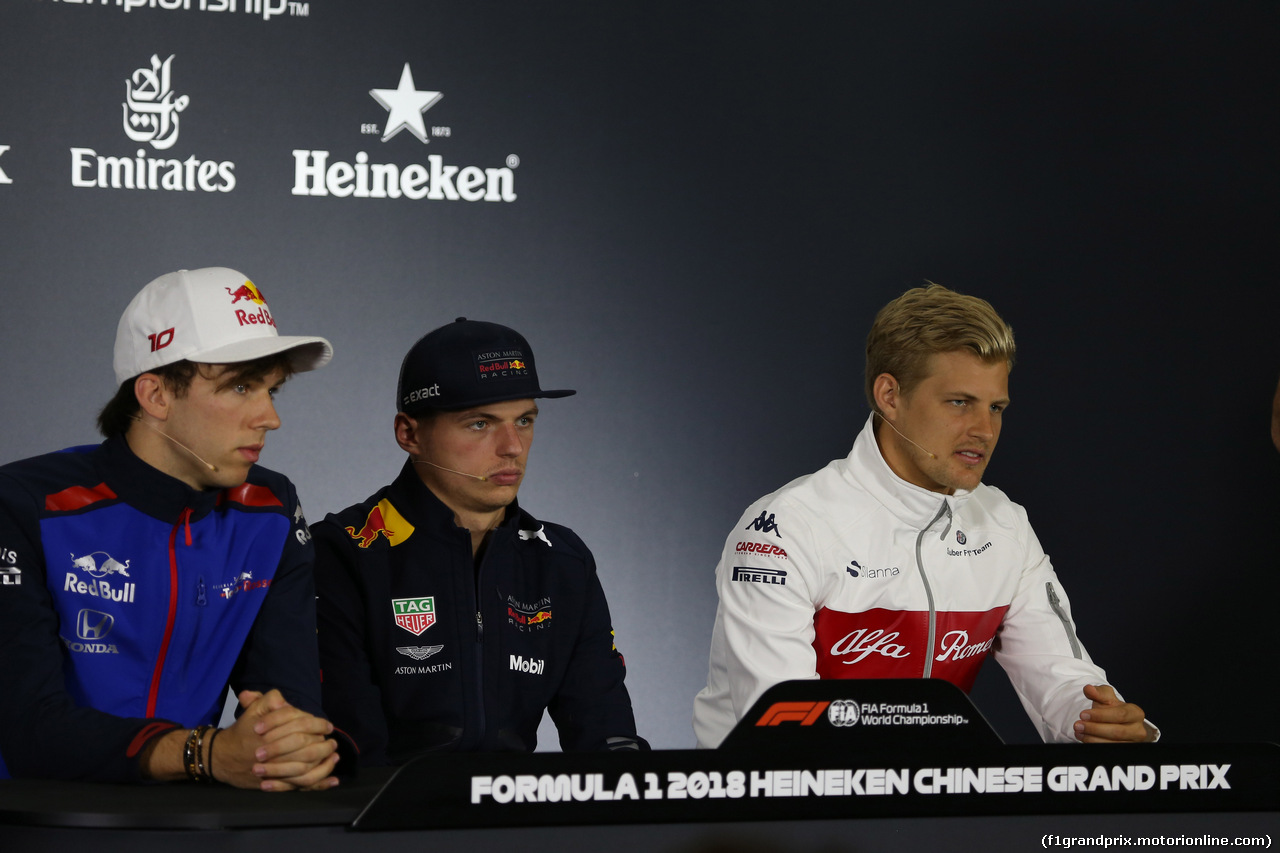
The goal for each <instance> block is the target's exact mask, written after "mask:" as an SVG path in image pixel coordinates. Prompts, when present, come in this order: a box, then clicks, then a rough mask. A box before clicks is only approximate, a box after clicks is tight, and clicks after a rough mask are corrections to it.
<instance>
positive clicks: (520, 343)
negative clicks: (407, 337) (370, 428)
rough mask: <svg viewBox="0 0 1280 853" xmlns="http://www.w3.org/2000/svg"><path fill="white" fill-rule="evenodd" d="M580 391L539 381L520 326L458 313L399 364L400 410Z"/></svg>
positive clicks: (408, 411) (410, 411)
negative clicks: (542, 384) (550, 387)
mask: <svg viewBox="0 0 1280 853" xmlns="http://www.w3.org/2000/svg"><path fill="white" fill-rule="evenodd" d="M576 393H578V392H577V391H543V390H542V388H540V387H539V386H538V371H537V369H536V368H535V367H534V360H533V350H532V349H530V348H529V342H528V341H526V340H525V339H524V336H523V335H521V334H520V333H519V332H517V331H516V330H515V329H511V328H508V327H506V326H500V325H498V324H497V323H483V322H481V321H479V320H468V319H467V318H466V317H459V318H458V319H457V320H455V321H453V322H452V323H450V324H448V325H447V326H441V327H440V328H438V329H435V330H434V331H431V332H428V333H427V334H425V335H423V336H422V337H421V338H419V339H418V342H417V343H416V344H414V345H413V346H412V347H411V348H410V349H409V352H408V353H407V354H406V355H405V357H404V362H403V363H402V364H401V365H400V382H399V385H398V391H397V393H396V411H399V412H404V413H405V414H407V415H413V414H417V413H420V412H426V411H436V410H442V411H447V410H450V409H465V408H469V407H471V406H478V405H483V404H485V403H497V402H500V401H502V400H523V399H525V398H532V397H568V396H569V395H570V394H576Z"/></svg>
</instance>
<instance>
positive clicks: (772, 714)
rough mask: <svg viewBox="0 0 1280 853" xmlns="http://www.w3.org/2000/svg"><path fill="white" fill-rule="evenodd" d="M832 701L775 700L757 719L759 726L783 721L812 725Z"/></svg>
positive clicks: (772, 724)
mask: <svg viewBox="0 0 1280 853" xmlns="http://www.w3.org/2000/svg"><path fill="white" fill-rule="evenodd" d="M830 704H831V703H830V702H774V703H773V704H772V705H770V706H769V710H767V711H765V712H764V713H763V714H761V715H760V719H758V720H756V725H757V726H777V725H780V724H782V723H799V724H800V725H802V726H812V725H813V724H814V723H815V722H816V721H817V720H818V718H819V717H821V716H822V712H823V711H825V710H826V709H827V706H828V705H830Z"/></svg>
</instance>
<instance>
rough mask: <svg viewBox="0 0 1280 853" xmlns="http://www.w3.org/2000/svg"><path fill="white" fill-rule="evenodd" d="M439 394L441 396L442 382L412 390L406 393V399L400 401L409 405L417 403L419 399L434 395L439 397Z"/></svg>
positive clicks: (429, 397) (427, 398) (403, 404)
mask: <svg viewBox="0 0 1280 853" xmlns="http://www.w3.org/2000/svg"><path fill="white" fill-rule="evenodd" d="M439 396H440V383H439V382H437V383H435V384H434V385H428V386H427V387H425V388H419V389H418V390H416V391H410V392H409V393H408V394H405V395H404V399H403V400H401V401H400V404H401V405H402V406H407V405H409V404H410V403H416V402H418V401H419V400H430V399H431V398H432V397H439Z"/></svg>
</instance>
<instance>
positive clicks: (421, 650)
mask: <svg viewBox="0 0 1280 853" xmlns="http://www.w3.org/2000/svg"><path fill="white" fill-rule="evenodd" d="M443 648H444V645H443V644H442V645H439V646H396V651H398V652H399V653H400V654H402V655H408V656H409V657H411V658H413V659H414V660H426V659H427V658H429V657H431V656H432V655H434V654H435V653H436V652H438V651H440V650H441V649H443Z"/></svg>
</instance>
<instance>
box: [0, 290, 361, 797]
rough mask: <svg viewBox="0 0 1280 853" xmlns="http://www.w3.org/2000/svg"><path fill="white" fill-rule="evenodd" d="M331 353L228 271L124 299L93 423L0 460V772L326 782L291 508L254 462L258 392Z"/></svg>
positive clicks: (300, 542) (263, 425)
mask: <svg viewBox="0 0 1280 853" xmlns="http://www.w3.org/2000/svg"><path fill="white" fill-rule="evenodd" d="M332 354H333V350H332V347H331V346H330V345H329V342H328V341H326V340H325V339H323V338H316V337H282V336H280V335H279V334H278V333H277V331H276V321H275V318H274V317H273V316H272V314H271V310H270V308H268V306H267V303H266V300H265V299H264V298H263V295H262V291H261V290H259V289H258V288H257V287H256V286H254V284H253V283H252V282H250V281H249V280H247V279H246V278H245V277H244V276H243V275H242V274H240V273H238V272H235V271H234V270H230V269H225V268H221V267H214V268H208V269H199V270H180V271H178V272H175V273H170V274H168V275H164V276H161V277H160V278H158V279H156V280H155V281H153V282H151V283H150V284H148V285H147V286H146V287H145V288H143V289H142V291H141V292H140V293H138V295H137V296H135V297H134V299H133V301H132V302H130V303H129V307H128V308H126V309H125V312H124V315H123V316H122V317H121V318H120V324H119V326H118V328H117V331H116V345H115V359H114V366H115V374H116V381H117V382H118V383H119V390H118V391H117V393H116V395H115V397H114V398H113V399H112V400H111V402H109V403H108V404H107V405H106V407H105V408H104V409H103V410H102V413H101V414H100V415H99V417H98V425H99V427H100V429H101V430H102V432H103V434H104V435H105V436H106V441H104V442H103V443H102V444H101V445H97V446H86V447H75V448H71V449H69V450H67V451H63V452H61V453H52V454H48V455H45V456H38V457H35V458H32V459H26V460H23V461H20V462H14V463H12V464H9V465H6V466H4V467H3V468H0V650H3V651H2V653H0V778H5V777H10V776H12V777H46V778H64V779H85V780H102V781H127V780H141V779H152V780H161V781H165V780H177V779H183V778H188V779H191V780H195V781H203V782H212V781H215V780H216V781H219V782H225V783H227V784H231V785H235V786H237V787H244V788H261V789H262V790H267V791H282V790H293V789H322V788H329V787H332V786H333V785H335V784H337V778H336V777H335V776H334V768H335V765H336V764H337V762H338V757H339V756H338V749H339V742H340V741H341V742H342V743H343V745H344V747H345V746H348V745H349V742H347V741H346V740H345V738H343V737H342V736H340V735H338V734H335V730H334V728H333V726H332V724H331V723H329V722H328V721H327V720H325V719H324V718H323V717H322V716H320V701H319V700H320V696H319V688H320V685H319V663H318V657H317V652H316V646H315V616H314V608H313V604H312V601H313V595H314V592H313V581H312V576H311V563H312V546H311V542H310V536H309V534H308V532H307V524H306V520H305V519H304V518H303V515H302V509H301V507H300V506H299V504H298V499H297V495H296V493H295V491H294V488H293V485H292V484H291V483H290V482H289V481H288V480H287V479H285V478H284V477H283V476H281V475H279V474H276V473H274V472H272V471H268V470H266V469H264V468H261V467H258V466H257V465H256V464H255V463H256V462H257V461H258V456H259V454H260V453H261V452H262V449H263V445H264V442H265V440H266V436H267V433H268V432H270V431H271V430H274V429H276V428H278V427H279V426H280V420H279V418H278V417H277V415H276V412H275V408H274V405H273V403H272V397H273V395H274V394H275V392H276V390H277V389H278V388H279V387H280V386H281V385H282V384H283V383H284V382H285V380H286V379H287V378H288V377H289V376H290V375H292V374H293V373H297V372H302V371H307V370H314V369H315V368H317V367H321V366H323V365H324V364H326V363H327V362H328V361H329V359H330V358H331V357H332ZM228 686H230V687H232V688H233V689H235V690H237V691H238V698H239V701H240V706H241V708H240V716H239V718H238V719H237V720H236V722H235V723H234V724H233V725H231V726H229V727H228V728H226V729H218V728H216V723H217V721H218V719H219V716H220V714H221V710H222V706H223V700H224V697H225V695H226V691H227V688H228ZM215 747H216V752H215ZM344 751H345V750H344ZM351 763H354V762H351Z"/></svg>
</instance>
